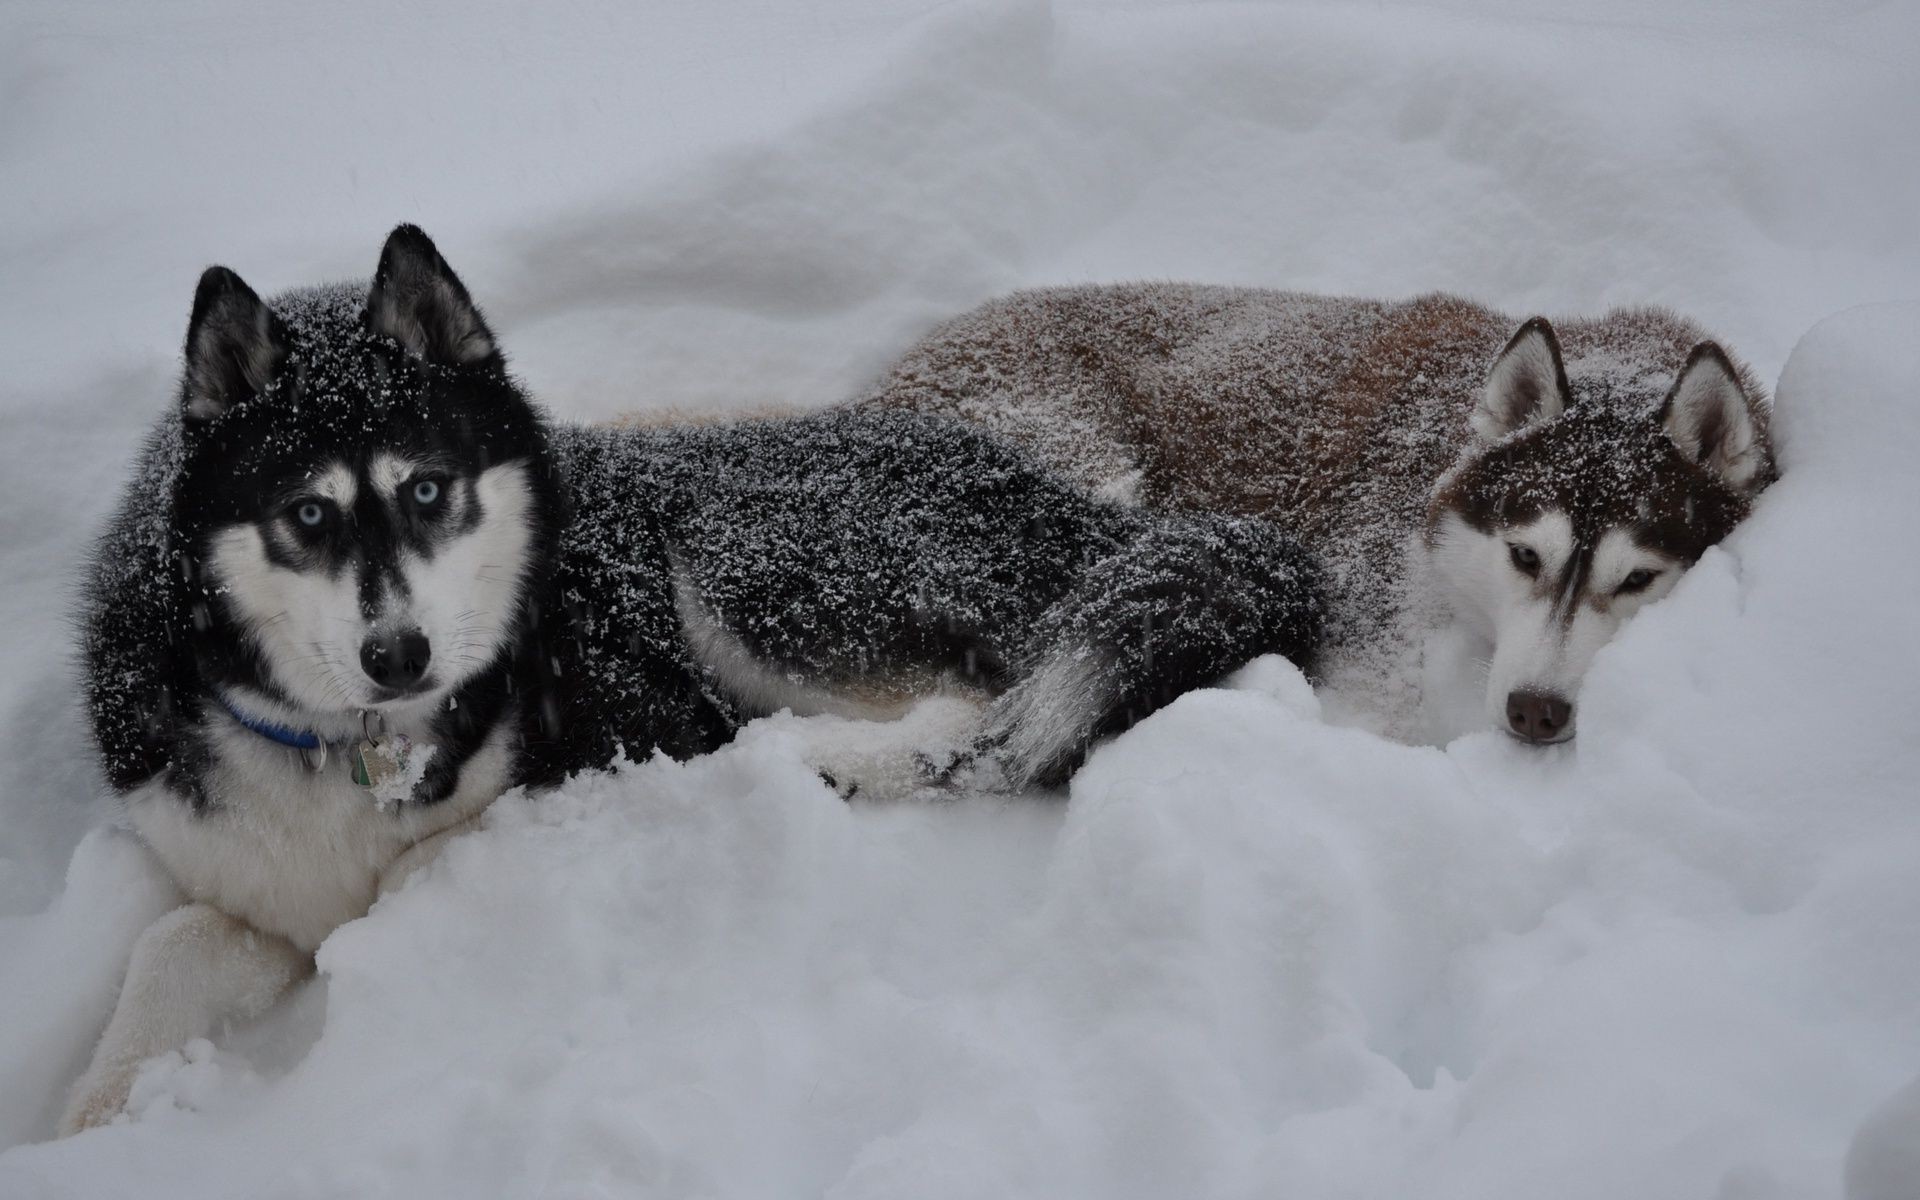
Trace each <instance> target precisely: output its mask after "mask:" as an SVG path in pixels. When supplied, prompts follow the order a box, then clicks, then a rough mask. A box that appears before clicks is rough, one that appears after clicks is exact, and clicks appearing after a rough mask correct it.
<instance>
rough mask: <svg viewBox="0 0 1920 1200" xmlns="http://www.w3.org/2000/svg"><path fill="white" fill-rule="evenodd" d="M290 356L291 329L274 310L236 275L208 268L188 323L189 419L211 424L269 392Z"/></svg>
mask: <svg viewBox="0 0 1920 1200" xmlns="http://www.w3.org/2000/svg"><path fill="white" fill-rule="evenodd" d="M286 355H287V335H286V330H285V329H284V328H282V326H281V324H280V319H279V318H278V317H275V316H274V315H273V310H272V309H270V308H268V307H267V306H266V303H265V302H264V301H262V300H261V299H260V297H259V296H257V295H255V294H254V291H253V289H252V288H250V287H248V286H247V285H246V284H245V283H244V282H242V280H241V278H240V277H239V276H238V275H235V274H234V273H233V272H232V271H229V270H227V269H226V268H225V267H208V268H207V269H206V272H205V273H204V274H202V275H201V276H200V286H199V287H198V288H197V289H195V291H194V293H193V316H192V317H190V318H188V320H187V374H186V382H185V386H184V387H182V389H181V393H182V394H181V400H180V403H181V408H182V410H183V411H184V412H185V413H186V417H187V420H189V421H211V420H212V419H213V418H215V417H217V416H219V415H220V414H221V413H223V412H226V411H227V410H228V409H229V408H232V407H233V406H234V405H236V404H238V403H240V401H242V400H245V399H246V398H247V397H249V396H252V395H256V394H257V393H259V392H261V391H264V390H265V389H266V386H267V384H269V383H271V382H272V381H273V376H274V373H275V372H277V371H278V370H279V369H280V363H281V361H282V360H283V359H285V358H286Z"/></svg>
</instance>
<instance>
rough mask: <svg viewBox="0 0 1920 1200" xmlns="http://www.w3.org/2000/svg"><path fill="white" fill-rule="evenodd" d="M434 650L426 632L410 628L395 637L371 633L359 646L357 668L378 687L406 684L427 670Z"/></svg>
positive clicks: (415, 680) (394, 686) (418, 679)
mask: <svg viewBox="0 0 1920 1200" xmlns="http://www.w3.org/2000/svg"><path fill="white" fill-rule="evenodd" d="M432 656H433V650H432V648H431V647H430V646H428V645H427V635H426V634H424V633H421V632H420V631H419V630H418V629H409V630H407V631H406V632H405V633H403V634H400V635H399V636H398V637H386V638H379V637H372V638H368V639H367V640H366V643H365V644H364V645H362V646H361V647H360V669H361V670H363V671H365V672H366V673H367V678H368V679H371V680H373V681H374V682H375V683H377V684H379V685H380V686H381V687H390V688H408V687H412V686H413V685H414V684H416V683H418V682H420V677H421V676H422V675H425V674H426V673H427V660H428V659H429V658H431V657H432Z"/></svg>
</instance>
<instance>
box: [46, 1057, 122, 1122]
mask: <svg viewBox="0 0 1920 1200" xmlns="http://www.w3.org/2000/svg"><path fill="white" fill-rule="evenodd" d="M138 1074H139V1064H137V1063H136V1064H134V1065H132V1066H127V1067H116V1068H114V1069H112V1070H106V1071H89V1072H87V1074H86V1075H84V1076H82V1077H81V1079H80V1082H78V1083H76V1084H74V1085H73V1095H72V1097H71V1098H70V1099H69V1100H68V1102H67V1112H66V1115H65V1116H63V1117H61V1118H60V1128H59V1134H60V1136H61V1137H72V1136H73V1135H74V1134H76V1133H80V1132H81V1131H83V1130H87V1129H92V1128H94V1127H95V1126H99V1125H109V1124H112V1122H113V1119H114V1118H115V1117H118V1116H119V1115H120V1114H121V1113H123V1112H125V1111H126V1109H127V1097H128V1096H129V1095H131V1094H132V1092H133V1080H134V1077H135V1076H136V1075H138Z"/></svg>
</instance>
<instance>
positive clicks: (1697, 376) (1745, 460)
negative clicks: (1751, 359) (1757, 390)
mask: <svg viewBox="0 0 1920 1200" xmlns="http://www.w3.org/2000/svg"><path fill="white" fill-rule="evenodd" d="M1659 419H1660V427H1661V428H1662V429H1664V430H1666V433H1667V436H1668V437H1669V438H1672V439H1673V444H1674V445H1675V446H1677V447H1679V449H1680V453H1681V454H1684V455H1685V456H1686V457H1687V459H1688V461H1690V462H1697V463H1699V464H1700V465H1701V466H1703V467H1705V468H1706V469H1707V470H1709V471H1712V472H1713V473H1714V474H1715V475H1718V476H1719V477H1720V478H1721V479H1722V480H1723V481H1725V482H1726V484H1727V485H1728V486H1730V487H1732V488H1733V489H1734V490H1735V491H1737V492H1745V491H1749V490H1751V489H1752V488H1753V486H1754V485H1755V484H1756V483H1758V482H1759V481H1760V477H1761V475H1762V473H1763V471H1764V469H1765V467H1766V465H1767V464H1766V460H1767V451H1766V447H1765V446H1764V445H1763V444H1762V441H1761V434H1760V429H1759V427H1758V425H1757V424H1756V423H1755V421H1754V417H1753V405H1752V402H1751V401H1750V400H1749V399H1748V398H1747V390H1746V388H1744V387H1742V386H1741V384H1740V371H1739V369H1738V368H1736V367H1735V366H1734V365H1733V360H1732V359H1730V358H1728V357H1727V352H1726V351H1725V350H1722V349H1721V348H1720V346H1719V343H1717V342H1701V343H1700V344H1699V345H1698V346H1695V347H1694V348H1693V353H1691V354H1689V355H1688V356H1687V365H1686V366H1684V367H1682V368H1680V377H1679V378H1678V379H1676V380H1674V382H1673V390H1672V391H1671V392H1668V393H1667V398H1666V400H1665V401H1664V402H1663V403H1662V404H1661V405H1660V414H1659Z"/></svg>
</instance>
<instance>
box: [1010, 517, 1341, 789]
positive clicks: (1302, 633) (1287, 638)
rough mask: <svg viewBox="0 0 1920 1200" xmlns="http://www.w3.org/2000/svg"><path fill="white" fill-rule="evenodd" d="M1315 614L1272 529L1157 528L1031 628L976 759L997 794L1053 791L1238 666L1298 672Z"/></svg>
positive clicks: (1281, 536)
mask: <svg viewBox="0 0 1920 1200" xmlns="http://www.w3.org/2000/svg"><path fill="white" fill-rule="evenodd" d="M1324 611H1325V603H1324V599H1323V596H1322V591H1321V587H1320V581H1319V574H1318V570H1317V568H1316V566H1315V564H1314V562H1313V560H1312V558H1311V556H1310V555H1309V554H1308V553H1307V552H1306V550H1305V549H1303V548H1302V547H1301V546H1300V544H1299V543H1298V542H1296V541H1294V539H1293V538H1291V537H1290V536H1288V535H1287V534H1286V533H1284V532H1282V531H1281V530H1280V529H1279V528H1278V527H1277V526H1275V525H1273V524H1271V523H1269V522H1267V521H1263V520H1259V519H1256V518H1247V517H1238V518H1234V517H1220V516H1200V515H1189V516H1173V517H1164V518H1158V519H1156V520H1155V521H1154V523H1153V524H1152V525H1150V526H1149V527H1148V528H1147V530H1146V532H1144V533H1142V534H1141V535H1140V536H1138V537H1137V538H1135V539H1134V541H1133V542H1132V543H1131V544H1130V545H1128V546H1127V548H1126V549H1124V550H1122V551H1120V552H1119V553H1118V554H1115V555H1113V556H1111V557H1109V558H1106V559H1103V560H1101V561H1100V562H1098V563H1096V564H1095V565H1094V566H1093V567H1092V568H1091V569H1090V570H1088V571H1087V573H1086V574H1085V576H1083V577H1082V578H1081V579H1080V581H1079V583H1078V584H1077V585H1076V586H1075V587H1074V589H1073V590H1072V591H1071V592H1069V593H1068V594H1067V595H1066V596H1065V597H1063V598H1062V599H1061V600H1060V601H1059V602H1058V603H1056V604H1055V605H1054V606H1053V607H1052V608H1050V609H1048V610H1047V612H1046V614H1045V615H1044V616H1043V617H1042V618H1041V621H1040V623H1039V626H1038V628H1037V630H1036V632H1035V636H1034V640H1033V643H1032V644H1031V645H1030V646H1029V647H1028V648H1027V652H1026V654H1025V655H1024V656H1023V658H1024V662H1023V663H1022V664H1021V665H1022V666H1023V667H1024V668H1025V669H1024V670H1022V671H1020V672H1019V680H1020V682H1019V683H1017V684H1016V685H1015V686H1014V687H1012V688H1011V689H1009V690H1008V691H1007V692H1006V693H1005V694H1003V695H1002V696H1000V697H999V699H997V700H996V701H995V702H994V705H993V708H992V710H991V712H990V714H989V716H988V721H987V729H986V734H985V738H984V740H983V744H982V750H983V752H984V753H983V756H982V757H983V758H984V759H987V760H990V761H991V762H993V763H995V764H997V766H998V768H999V771H1000V773H1001V774H1003V776H1004V780H1002V781H996V782H1002V783H1003V784H1004V785H1005V786H1009V787H1012V788H1016V789H1017V788H1025V787H1030V786H1039V787H1052V786H1058V785H1059V784H1061V783H1064V782H1065V781H1066V779H1067V777H1068V776H1069V775H1071V774H1072V773H1073V771H1074V769H1075V768H1077V767H1078V766H1079V765H1080V763H1081V761H1082V760H1083V759H1084V758H1085V757H1086V755H1087V752H1088V750H1089V749H1090V748H1091V744H1092V743H1093V741H1094V740H1095V739H1097V738H1100V737H1103V736H1105V735H1107V734H1111V733H1118V732H1120V731H1121V730H1123V729H1125V728H1127V727H1128V726H1129V725H1132V724H1133V723H1134V722H1136V721H1138V720H1140V719H1141V718H1143V717H1145V716H1147V715H1148V714H1149V713H1151V712H1153V711H1154V710H1156V709H1158V708H1161V707H1162V706H1164V705H1166V704H1168V703H1170V702H1171V701H1172V700H1173V699H1174V698H1175V697H1176V696H1178V695H1180V694H1181V693H1182V692H1187V691H1191V690H1192V689H1194V688H1197V687H1205V686H1207V685H1208V684H1211V683H1213V682H1214V681H1215V680H1217V679H1219V678H1220V677H1221V676H1222V675H1225V674H1226V673H1227V672H1229V671H1232V670H1234V669H1235V668H1237V667H1239V666H1242V665H1243V664H1245V663H1246V662H1247V661H1248V660H1250V659H1253V658H1256V657H1258V656H1259V655H1262V654H1282V655H1285V656H1286V657H1287V658H1288V659H1290V660H1292V661H1293V662H1294V663H1295V664H1296V665H1298V666H1300V667H1302V668H1303V669H1307V668H1310V666H1311V661H1310V660H1311V657H1312V654H1313V652H1314V649H1315V648H1316V646H1317V645H1318V642H1319V638H1320V631H1321V627H1322V624H1323V619H1324ZM975 765H976V768H986V767H987V762H985V761H977V762H976V764H975Z"/></svg>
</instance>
